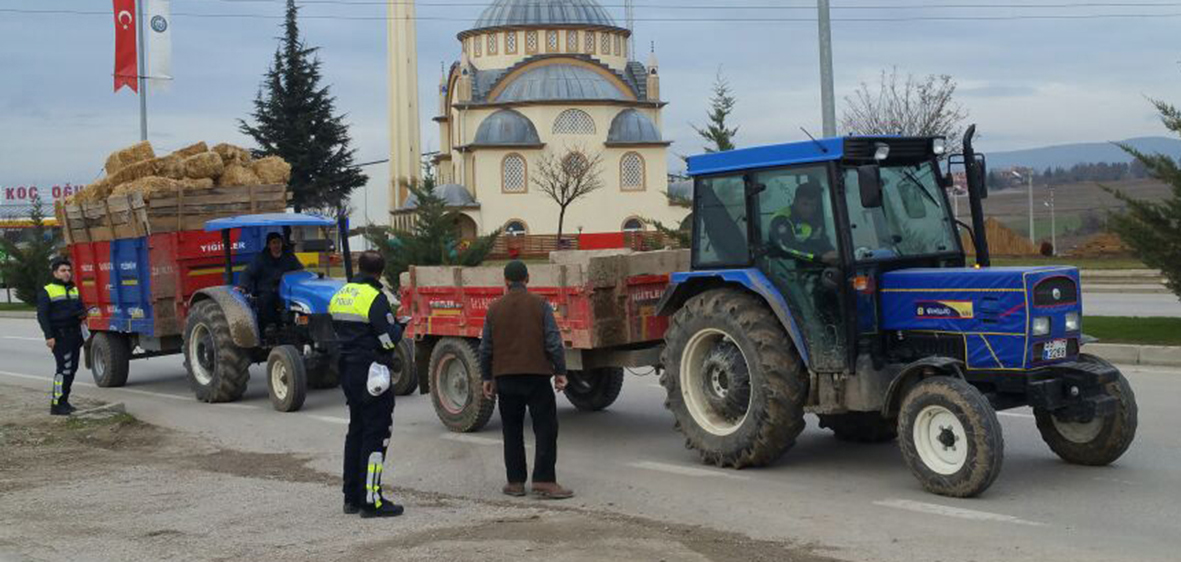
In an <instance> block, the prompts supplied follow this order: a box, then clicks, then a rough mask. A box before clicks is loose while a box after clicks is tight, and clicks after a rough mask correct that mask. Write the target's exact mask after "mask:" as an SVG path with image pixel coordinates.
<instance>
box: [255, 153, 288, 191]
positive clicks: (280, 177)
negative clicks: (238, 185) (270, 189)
mask: <svg viewBox="0 0 1181 562" xmlns="http://www.w3.org/2000/svg"><path fill="white" fill-rule="evenodd" d="M250 169H251V170H254V175H256V176H258V181H259V183H262V184H264V185H287V182H288V181H290V180H291V164H288V163H287V161H286V160H283V159H282V158H280V157H278V156H267V157H266V158H263V159H261V160H255V162H254V164H253V165H251V167H250Z"/></svg>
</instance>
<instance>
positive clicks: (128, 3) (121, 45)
mask: <svg viewBox="0 0 1181 562" xmlns="http://www.w3.org/2000/svg"><path fill="white" fill-rule="evenodd" d="M113 2H114V8H115V10H114V13H115V91H116V92H118V91H119V89H120V88H122V87H123V86H127V87H129V88H131V91H133V92H136V93H138V92H139V65H138V61H137V59H136V54H135V53H136V51H135V41H136V32H135V28H136V21H135V0H113Z"/></svg>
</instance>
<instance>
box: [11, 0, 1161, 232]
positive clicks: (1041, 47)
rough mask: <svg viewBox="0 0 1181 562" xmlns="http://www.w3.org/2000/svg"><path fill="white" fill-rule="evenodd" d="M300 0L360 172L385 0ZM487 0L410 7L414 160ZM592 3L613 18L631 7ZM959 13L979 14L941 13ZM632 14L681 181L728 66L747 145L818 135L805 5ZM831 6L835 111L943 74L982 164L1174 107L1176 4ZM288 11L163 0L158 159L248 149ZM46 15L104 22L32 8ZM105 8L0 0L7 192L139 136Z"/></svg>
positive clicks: (378, 192)
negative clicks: (890, 73)
mask: <svg viewBox="0 0 1181 562" xmlns="http://www.w3.org/2000/svg"><path fill="white" fill-rule="evenodd" d="M298 3H299V4H300V5H302V6H304V8H303V10H302V12H301V13H302V14H303V15H304V16H305V17H304V18H303V20H302V21H301V27H302V32H303V36H304V39H305V41H306V42H307V43H308V44H309V45H311V46H316V47H319V48H320V50H319V57H320V60H321V61H322V62H323V73H324V79H325V83H326V84H328V85H330V86H331V90H332V93H333V94H334V95H335V96H336V109H337V111H338V112H340V113H343V114H345V115H346V120H347V122H348V123H349V124H350V125H351V133H352V136H353V146H354V148H355V149H356V154H357V161H358V162H369V161H373V160H381V159H384V158H386V157H387V156H388V150H389V140H388V133H387V123H388V111H387V98H386V94H387V92H386V89H387V85H386V84H387V81H386V57H387V53H386V22H385V21H384V17H385V14H386V8H385V6H384V2H382V1H381V0H303V1H301V2H298ZM487 3H488V2H486V1H484V0H422V1H419V2H418V3H417V5H418V16H419V18H420V19H419V21H418V51H419V73H420V77H419V81H420V86H421V87H420V102H419V105H420V107H421V113H422V131H423V142H422V144H423V148H424V150H432V149H435V148H437V147H438V146H439V142H438V126H437V125H436V124H435V123H433V122H432V121H430V118H431V117H433V116H434V114H435V113H436V112H437V108H438V97H437V94H436V92H437V88H438V83H439V76H440V72H441V68H442V67H443V66H444V65H450V63H451V62H452V61H454V60H456V59H457V58H458V56H459V42H458V40H457V39H456V34H457V33H458V32H460V31H462V30H464V29H466V28H467V27H469V26H470V25H471V23H472V22H474V21H475V20H476V18H477V17H478V16H479V14H480V12H481V11H482V9H483V7H484V6H485V5H487ZM600 3H601V4H603V5H604V7H606V8H607V10H608V11H609V12H610V13H611V14H612V15H613V16H614V17H616V18H617V22H618V23H619V24H620V25H623V23H624V17H623V16H624V13H623V12H624V10H623V7H622V5H623V0H600ZM969 3H972V4H975V5H976V6H978V7H975V8H955V7H952V6H954V5H956V4H959V5H965V4H969ZM1095 4H1107V5H1106V6H1101V7H1097V6H1095ZM1120 4H1136V6H1129V5H1122V6H1121V5H1120ZM1144 4H1158V6H1144ZM635 5H636V8H635V17H636V23H635V33H636V45H637V50H638V51H640V56H639V58H640V60H641V61H646V59H647V53H648V51H649V50H651V49H652V48H653V47H654V48H655V52H656V55H657V56H658V57H659V60H660V71H661V76H662V83H661V89H662V95H663V97H664V98H665V100H666V101H668V102H669V105H668V107H666V108H665V112H664V135H665V138H666V139H667V140H671V141H673V142H674V144H673V145H672V148H671V151H670V161H671V164H672V166H671V167H672V169H674V170H675V169H676V167H678V166H680V164H679V161H678V160H677V159H676V157H675V155H676V154H693V153H696V152H698V151H700V149H701V146H702V142H701V140H700V139H699V138H697V137H696V135H695V134H694V132H693V129H692V126H691V124H701V123H702V122H703V121H704V120H705V112H706V110H707V106H708V100H709V97H710V93H711V92H710V89H711V84H712V82H713V81H714V78H715V76H716V75H717V73H718V72H719V71H721V72H722V74H723V75H724V76H725V77H726V79H727V80H728V81H729V83H730V85H731V88H732V90H733V92H734V95H735V96H736V97H737V99H738V105H737V109H736V110H735V112H734V114H733V117H732V119H733V123H734V124H735V125H737V126H739V133H738V137H737V139H736V140H737V144H738V145H739V146H750V145H758V144H768V143H778V142H789V141H794V140H800V139H802V138H805V137H804V133H803V132H801V130H800V129H801V127H803V128H805V129H807V130H808V131H810V132H812V133H813V134H817V135H819V132H820V130H821V116H820V95H819V91H820V85H819V83H820V81H819V64H818V48H817V25H816V22H815V15H816V12H815V2H809V1H806V0H635ZM832 5H833V13H832V17H833V20H834V21H833V49H834V64H835V83H836V92H837V105H838V115H839V112H840V108H841V106H843V105H844V101H843V98H845V97H846V96H849V95H852V94H853V92H854V90H855V89H856V88H857V87H858V86H859V85H860V84H862V83H864V82H868V83H871V84H872V83H874V82H875V81H876V80H877V79H878V76H879V74H880V73H881V72H882V70H883V69H891V68H897V69H898V71H899V73H901V74H915V75H919V76H922V75H927V74H948V75H951V76H952V77H953V78H954V79H955V80H956V82H957V83H958V84H959V91H958V94H957V99H958V101H959V103H960V104H961V105H963V107H964V108H965V109H966V110H967V111H968V112H969V113H970V121H971V122H974V123H977V124H978V125H979V130H980V133H981V135H982V136H981V139H980V140H979V141H978V142H977V147H978V149H980V150H982V151H985V152H988V151H1002V150H1012V149H1019V148H1030V147H1038V146H1044V145H1050V144H1061V143H1072V142H1093V141H1112V140H1123V139H1126V138H1130V137H1137V136H1159V135H1164V134H1166V131H1165V130H1164V128H1163V127H1162V126H1161V125H1160V122H1159V120H1158V119H1157V117H1156V114H1155V112H1154V110H1153V108H1152V107H1151V106H1150V104H1149V103H1148V101H1147V98H1148V97H1155V98H1161V99H1164V100H1166V101H1172V102H1174V103H1177V104H1181V2H1165V1H1163V0H1145V1H1143V2H1132V1H1131V0H1124V1H1119V0H1116V1H1113V2H1107V3H1102V2H1082V1H1075V0H1010V1H1005V2H987V3H985V2H979V1H976V2H971V0H834V1H833V2H832ZM982 5H983V6H986V7H979V6H982ZM283 8H284V0H172V10H173V12H174V17H173V22H172V25H173V30H174V36H173V73H174V75H175V80H174V81H173V83H172V84H171V88H170V91H168V92H165V93H152V94H150V95H149V96H148V114H149V138H150V140H151V141H152V143H153V144H154V145H155V146H156V148H157V151H158V152H164V151H168V150H172V149H175V148H179V147H181V146H184V145H187V144H190V143H192V142H196V141H197V140H205V141H207V142H210V143H211V144H212V143H217V142H232V143H236V144H242V145H245V146H249V145H250V144H251V143H250V140H249V139H248V138H247V137H244V136H243V135H242V134H241V133H239V132H238V119H240V118H246V117H248V115H249V112H250V111H251V109H252V101H253V99H254V96H255V94H256V92H257V91H258V87H259V84H260V82H261V78H262V75H263V73H264V72H265V71H266V69H267V66H268V64H269V63H270V62H271V58H272V56H273V53H274V50H275V46H276V43H277V41H276V38H277V37H278V35H279V34H280V29H279V25H280V23H281V17H282V13H283ZM54 10H57V11H71V12H98V13H99V14H98V15H91V14H89V13H30V12H36V11H54ZM110 11H111V2H110V0H0V187H12V186H20V185H40V186H49V185H55V184H64V183H66V182H70V183H73V184H79V183H88V182H91V181H94V180H95V179H97V177H98V176H99V174H100V171H101V166H102V164H103V161H104V160H105V158H106V155H107V154H108V153H110V152H112V151H114V150H117V149H119V148H121V147H123V146H126V145H129V144H132V143H134V142H136V141H138V140H139V113H138V108H139V106H138V99H137V97H136V96H135V95H134V94H132V93H131V92H130V91H129V90H123V91H121V92H119V93H113V92H112V85H113V80H112V77H111V74H112V69H113V65H114V28H113V22H112V17H111V15H110ZM195 14H203V15H204V17H200V16H197V15H195ZM1097 16H1103V17H1097ZM1110 16H1117V17H1110ZM1144 16H1147V17H1144ZM365 170H366V172H367V173H368V174H369V176H370V184H369V186H367V188H366V189H364V190H361V191H360V192H358V193H357V194H356V195H355V197H354V205H355V206H356V207H358V208H359V212H358V216H357V217H355V218H356V219H360V220H362V221H365V220H380V217H381V216H382V212H381V209H383V208H384V206H385V205H386V200H387V194H386V193H385V191H386V190H385V188H384V186H385V185H387V182H388V168H387V167H386V166H385V165H376V166H369V167H366V168H365Z"/></svg>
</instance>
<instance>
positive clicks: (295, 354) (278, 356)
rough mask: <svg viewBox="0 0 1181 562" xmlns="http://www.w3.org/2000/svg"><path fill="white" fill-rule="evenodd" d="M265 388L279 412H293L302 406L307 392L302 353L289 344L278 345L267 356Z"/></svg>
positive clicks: (306, 378)
mask: <svg viewBox="0 0 1181 562" xmlns="http://www.w3.org/2000/svg"><path fill="white" fill-rule="evenodd" d="M267 388H268V389H269V390H270V394H271V405H272V406H274V407H275V409H276V410H278V411H280V412H294V411H297V410H299V409H300V408H302V407H303V401H304V399H305V398H307V393H308V376H307V371H306V370H305V369H304V365H303V355H301V354H300V353H299V350H298V349H295V347H294V346H290V345H280V346H278V347H276V348H274V349H272V350H271V353H270V355H269V356H268V357H267Z"/></svg>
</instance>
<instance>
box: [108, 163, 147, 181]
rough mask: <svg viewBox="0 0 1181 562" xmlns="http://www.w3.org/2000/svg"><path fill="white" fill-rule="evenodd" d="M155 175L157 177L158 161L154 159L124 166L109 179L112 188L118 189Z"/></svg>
mask: <svg viewBox="0 0 1181 562" xmlns="http://www.w3.org/2000/svg"><path fill="white" fill-rule="evenodd" d="M154 175H156V160H155V159H152V160H144V161H142V162H136V163H135V164H130V165H128V166H124V167H123V168H121V169H120V170H119V171H118V172H115V173H114V174H112V175H109V176H107V177H108V178H109V179H110V181H111V187H116V186H118V185H121V184H125V183H127V182H129V181H135V180H137V179H140V178H146V177H148V176H154Z"/></svg>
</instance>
